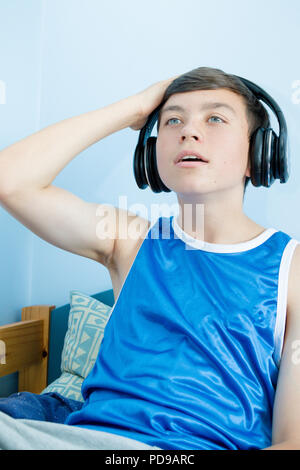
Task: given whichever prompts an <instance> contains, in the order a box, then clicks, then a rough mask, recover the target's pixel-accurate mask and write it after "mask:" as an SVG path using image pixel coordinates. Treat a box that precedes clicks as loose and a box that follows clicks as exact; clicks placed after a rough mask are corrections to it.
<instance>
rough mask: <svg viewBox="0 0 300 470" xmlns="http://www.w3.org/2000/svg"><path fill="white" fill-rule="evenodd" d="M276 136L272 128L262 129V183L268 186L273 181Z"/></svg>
mask: <svg viewBox="0 0 300 470" xmlns="http://www.w3.org/2000/svg"><path fill="white" fill-rule="evenodd" d="M276 139H277V136H276V134H275V132H274V131H273V129H271V128H268V129H265V130H264V134H263V152H262V183H263V186H265V187H266V188H269V187H270V186H271V185H272V184H273V183H274V180H275V178H274V168H275V166H276V162H277V155H276V153H277V152H276V150H277V143H276Z"/></svg>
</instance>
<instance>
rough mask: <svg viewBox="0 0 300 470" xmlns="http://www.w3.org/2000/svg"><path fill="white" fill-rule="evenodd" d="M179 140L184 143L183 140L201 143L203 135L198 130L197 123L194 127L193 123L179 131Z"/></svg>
mask: <svg viewBox="0 0 300 470" xmlns="http://www.w3.org/2000/svg"><path fill="white" fill-rule="evenodd" d="M180 140H181V141H185V140H195V141H201V140H203V133H202V131H201V129H200V125H199V123H198V124H197V125H196V124H195V123H192V122H190V123H187V124H186V125H185V126H184V127H182V129H181V134H180Z"/></svg>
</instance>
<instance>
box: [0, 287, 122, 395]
mask: <svg viewBox="0 0 300 470" xmlns="http://www.w3.org/2000/svg"><path fill="white" fill-rule="evenodd" d="M114 301H115V299H114V294H113V290H112V289H110V290H106V291H102V292H98V293H97V294H93V295H89V294H86V293H84V292H81V291H78V290H73V291H71V292H70V303H68V304H66V305H63V306H59V307H56V306H55V305H33V306H28V307H23V308H22V314H21V321H19V322H16V323H11V324H7V325H3V326H1V327H0V377H3V376H5V375H7V374H11V373H13V372H17V371H18V372H19V378H18V391H19V392H22V391H28V392H32V393H37V394H40V393H47V392H53V391H54V392H58V393H60V394H61V395H64V396H66V397H69V398H72V399H75V400H81V401H83V398H82V395H81V384H82V382H83V380H84V378H85V377H86V376H87V375H88V373H89V372H90V370H91V368H92V367H93V365H94V363H95V360H96V357H97V355H98V352H99V348H100V345H101V341H102V339H103V336H104V329H105V326H106V323H107V321H108V319H109V317H110V315H111V313H112V309H113V305H114Z"/></svg>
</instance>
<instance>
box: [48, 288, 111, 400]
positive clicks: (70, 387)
mask: <svg viewBox="0 0 300 470" xmlns="http://www.w3.org/2000/svg"><path fill="white" fill-rule="evenodd" d="M111 310H112V307H110V306H108V305H106V304H104V303H102V302H100V301H99V300H97V299H94V298H92V297H90V296H89V295H87V294H84V293H82V292H80V291H77V290H73V291H71V292H70V314H69V320H68V330H67V333H66V336H65V341H64V347H63V351H62V359H61V371H62V375H61V376H60V377H59V378H58V379H57V380H55V381H54V382H52V383H51V384H50V385H48V387H47V388H45V390H43V392H42V393H47V392H57V393H60V394H61V395H63V396H65V397H68V398H73V400H80V401H83V398H82V395H81V385H82V382H83V380H84V379H85V377H86V376H87V375H88V373H89V372H90V370H91V369H92V367H93V365H94V363H95V361H96V358H97V355H98V352H99V348H100V344H101V341H102V339H103V335H104V329H105V326H106V323H107V321H108V319H109V317H110V313H111Z"/></svg>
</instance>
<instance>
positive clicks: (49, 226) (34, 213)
mask: <svg viewBox="0 0 300 470" xmlns="http://www.w3.org/2000/svg"><path fill="white" fill-rule="evenodd" d="M172 80H173V79H168V80H163V81H161V82H158V83H156V84H154V85H152V86H150V87H148V88H147V89H146V90H144V91H142V92H139V93H137V94H136V95H133V96H130V97H128V98H125V99H122V100H120V101H118V102H116V103H113V104H111V105H108V106H105V107H103V108H101V109H97V110H95V111H90V112H87V113H84V114H81V115H79V116H75V117H72V118H69V119H65V120H63V121H61V122H58V123H56V124H53V125H50V126H48V127H46V128H44V129H42V130H40V131H39V132H36V133H35V134H32V135H30V136H28V137H26V138H25V139H22V140H20V141H19V142H16V143H15V144H13V145H11V146H9V147H7V148H5V149H3V150H2V151H1V152H0V204H1V205H2V206H3V207H4V209H6V210H7V211H8V212H9V213H11V214H12V215H13V216H14V217H15V218H16V219H18V220H19V221H20V222H21V223H22V224H24V225H25V226H26V227H27V228H29V229H30V230H31V231H32V232H34V233H35V234H37V235H38V236H39V237H41V238H43V239H44V240H46V241H48V242H50V243H52V244H53V245H56V246H58V247H60V248H62V249H65V250H67V251H70V252H73V253H76V254H79V255H81V256H85V257H88V258H91V259H94V260H97V261H99V262H101V263H102V264H104V265H105V266H107V267H108V265H109V263H110V261H111V259H112V256H113V253H114V247H115V240H116V238H118V230H119V227H118V224H117V222H118V219H119V218H118V212H119V211H120V209H118V208H112V206H110V209H115V210H109V211H105V209H107V208H108V206H106V205H101V204H98V203H88V202H85V201H83V200H82V199H80V198H79V197H77V196H75V195H74V194H72V193H70V192H68V191H66V190H64V189H61V188H58V187H55V186H53V185H52V182H53V180H54V179H55V178H56V176H57V175H58V174H59V173H60V172H61V170H62V169H63V168H64V167H65V166H66V165H67V164H68V163H69V162H70V161H71V160H72V159H73V158H74V157H75V156H77V155H78V154H79V153H80V152H82V151H83V150H84V149H86V148H87V147H89V146H91V145H92V144H94V143H95V142H97V141H99V140H101V139H103V138H104V137H106V136H108V135H110V134H112V133H114V132H117V131H119V130H121V129H124V128H126V127H131V128H132V129H135V130H138V129H140V128H141V127H142V126H143V125H144V124H145V122H146V120H147V116H148V114H149V113H150V112H151V111H152V109H154V108H155V107H156V106H158V104H159V103H160V101H161V99H162V96H163V93H164V91H165V89H166V87H167V86H168V85H169V83H170V82H171V81H172ZM102 158H104V157H102ZM122 212H126V214H123V216H124V215H127V214H128V215H129V216H130V217H131V218H132V217H133V216H134V214H133V215H132V214H129V213H128V212H127V211H122ZM101 213H102V217H104V218H105V222H106V225H105V224H103V223H102V224H101V223H100V222H101V217H100V215H99V214H101ZM102 220H103V219H102ZM123 220H124V217H123ZM101 231H102V232H103V233H102V232H101Z"/></svg>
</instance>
